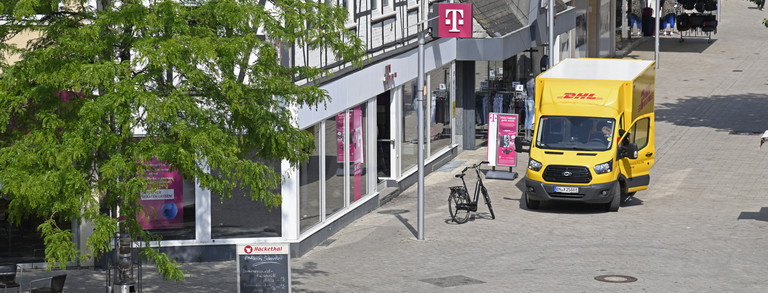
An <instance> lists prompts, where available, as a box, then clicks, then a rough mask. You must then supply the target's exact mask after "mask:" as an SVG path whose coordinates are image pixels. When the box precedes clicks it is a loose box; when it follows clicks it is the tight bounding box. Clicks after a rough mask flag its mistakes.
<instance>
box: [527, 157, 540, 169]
mask: <svg viewBox="0 0 768 293" xmlns="http://www.w3.org/2000/svg"><path fill="white" fill-rule="evenodd" d="M541 166H542V165H541V163H540V162H539V161H536V160H534V159H528V169H531V171H539V170H541Z"/></svg>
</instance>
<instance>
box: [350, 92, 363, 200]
mask: <svg viewBox="0 0 768 293" xmlns="http://www.w3.org/2000/svg"><path fill="white" fill-rule="evenodd" d="M353 112H354V113H353V116H352V149H351V150H350V151H351V154H350V155H351V157H352V158H350V160H352V162H354V165H353V166H354V169H353V170H354V171H353V173H352V174H354V176H355V179H354V184H355V200H358V199H360V197H361V196H362V183H363V178H362V177H363V163H364V162H363V158H364V156H363V145H364V144H365V142H364V140H363V111H362V110H361V109H360V106H357V107H355V109H354V111H353Z"/></svg>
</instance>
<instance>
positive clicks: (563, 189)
mask: <svg viewBox="0 0 768 293" xmlns="http://www.w3.org/2000/svg"><path fill="white" fill-rule="evenodd" d="M555 192H559V193H579V188H578V187H565V186H555Z"/></svg>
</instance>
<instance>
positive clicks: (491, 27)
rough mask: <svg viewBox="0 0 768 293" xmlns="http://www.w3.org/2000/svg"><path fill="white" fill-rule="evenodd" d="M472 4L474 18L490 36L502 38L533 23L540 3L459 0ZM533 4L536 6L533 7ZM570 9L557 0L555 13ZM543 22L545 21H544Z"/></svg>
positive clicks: (560, 0)
mask: <svg viewBox="0 0 768 293" xmlns="http://www.w3.org/2000/svg"><path fill="white" fill-rule="evenodd" d="M458 2H459V3H471V4H472V16H473V17H474V18H475V20H476V21H477V22H478V23H479V24H480V26H482V27H483V29H485V31H486V32H487V33H488V35H489V36H495V37H501V36H504V35H506V34H508V33H511V32H513V31H516V30H518V29H520V28H523V27H525V26H527V25H529V24H530V23H531V21H533V20H531V19H528V18H529V17H530V15H531V14H532V13H534V14H535V13H536V12H538V11H539V7H538V6H537V5H540V4H539V3H540V2H539V1H532V0H459V1H458ZM532 2H533V3H534V4H536V5H532ZM566 9H568V6H567V5H566V4H565V3H563V0H555V11H557V12H562V11H565V10H566ZM542 21H543V20H542Z"/></svg>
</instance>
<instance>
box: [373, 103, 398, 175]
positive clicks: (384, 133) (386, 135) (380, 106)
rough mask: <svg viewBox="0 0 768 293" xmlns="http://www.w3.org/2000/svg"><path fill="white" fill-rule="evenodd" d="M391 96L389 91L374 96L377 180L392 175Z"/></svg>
mask: <svg viewBox="0 0 768 293" xmlns="http://www.w3.org/2000/svg"><path fill="white" fill-rule="evenodd" d="M390 104H391V98H390V94H389V91H386V92H384V93H381V94H379V95H378V96H377V97H376V160H377V163H376V165H377V169H378V170H377V171H378V172H377V174H378V178H379V180H378V181H379V182H381V178H390V177H392V170H391V169H392V168H391V166H392V147H393V146H394V139H392V136H391V131H390V130H391V123H390V114H391V111H390V108H391V107H390Z"/></svg>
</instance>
